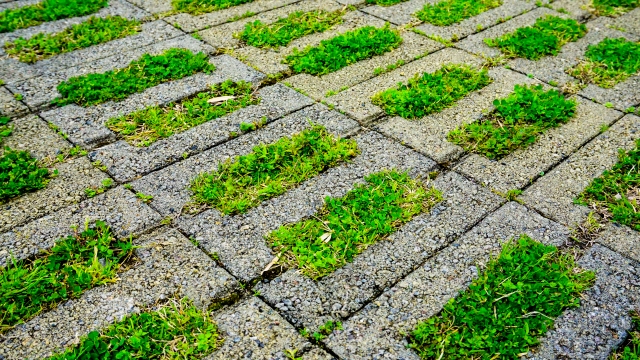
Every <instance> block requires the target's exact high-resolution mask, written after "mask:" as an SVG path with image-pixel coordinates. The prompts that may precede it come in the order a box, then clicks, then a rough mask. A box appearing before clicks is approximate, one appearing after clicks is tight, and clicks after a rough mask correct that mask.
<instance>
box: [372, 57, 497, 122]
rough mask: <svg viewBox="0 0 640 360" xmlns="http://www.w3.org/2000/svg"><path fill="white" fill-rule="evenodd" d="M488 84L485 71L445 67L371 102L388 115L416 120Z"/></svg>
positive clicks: (377, 95)
mask: <svg viewBox="0 0 640 360" xmlns="http://www.w3.org/2000/svg"><path fill="white" fill-rule="evenodd" d="M491 82H492V80H491V78H490V77H489V75H488V73H487V71H486V70H478V69H476V68H474V67H472V66H469V65H459V64H447V65H444V66H443V67H442V68H440V69H438V70H436V71H435V72H434V73H433V74H430V73H424V74H422V75H416V76H414V77H413V78H411V79H410V80H409V82H408V83H407V84H406V85H405V84H398V86H397V87H394V88H391V89H387V90H385V91H382V92H380V93H378V94H376V95H374V96H373V98H372V99H371V101H372V102H373V103H374V104H375V105H378V106H380V107H381V108H382V109H383V110H384V111H385V112H386V113H387V114H388V115H399V116H402V117H403V118H405V119H419V118H421V117H424V116H427V115H429V114H431V113H435V112H440V111H442V110H443V109H445V108H447V107H450V106H451V105H453V104H454V103H455V102H456V101H458V100H460V99H462V98H463V97H464V96H465V95H467V94H468V93H470V92H472V91H476V90H480V89H482V88H483V87H485V86H487V85H489V84H490V83H491Z"/></svg>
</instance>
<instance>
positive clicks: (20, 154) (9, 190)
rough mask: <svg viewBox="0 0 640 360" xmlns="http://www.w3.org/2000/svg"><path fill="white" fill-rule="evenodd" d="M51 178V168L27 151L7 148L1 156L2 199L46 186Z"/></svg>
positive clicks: (0, 192)
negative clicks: (42, 166)
mask: <svg viewBox="0 0 640 360" xmlns="http://www.w3.org/2000/svg"><path fill="white" fill-rule="evenodd" d="M49 180H50V174H49V170H48V169H45V168H41V167H40V165H39V164H38V160H37V159H34V158H33V157H31V154H29V152H27V151H16V150H11V149H9V148H5V150H4V154H3V155H2V156H0V201H4V200H6V199H9V198H12V197H15V196H18V195H22V194H24V193H27V192H30V191H34V190H40V189H42V188H44V187H45V186H46V185H47V183H48V182H49Z"/></svg>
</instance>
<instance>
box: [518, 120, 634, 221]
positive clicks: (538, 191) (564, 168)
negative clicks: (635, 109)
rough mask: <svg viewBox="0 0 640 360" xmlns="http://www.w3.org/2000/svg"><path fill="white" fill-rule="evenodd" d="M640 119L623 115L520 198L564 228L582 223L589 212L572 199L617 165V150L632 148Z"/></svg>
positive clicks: (529, 188) (534, 184) (540, 179)
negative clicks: (604, 172) (563, 225)
mask: <svg viewBox="0 0 640 360" xmlns="http://www.w3.org/2000/svg"><path fill="white" fill-rule="evenodd" d="M638 132H640V117H638V116H635V115H626V116H625V117H624V118H622V119H621V120H619V121H618V122H617V123H616V124H614V125H613V126H612V127H611V129H609V130H608V131H606V132H605V133H603V134H602V135H600V136H598V137H596V138H595V139H593V140H591V141H590V142H589V143H588V144H586V145H585V146H583V147H582V148H581V149H580V150H578V151H577V152H575V153H574V154H573V155H571V156H570V157H569V158H568V159H567V160H565V161H564V162H562V163H561V164H559V165H558V166H556V167H555V168H554V169H553V170H551V171H550V172H549V173H547V174H545V175H544V176H542V177H541V178H539V179H538V180H537V181H536V182H535V183H533V184H532V185H531V186H530V187H528V188H527V189H526V190H525V191H524V193H523V194H522V195H521V196H520V198H521V199H522V200H524V201H525V203H527V204H528V205H530V206H533V207H534V208H536V209H537V210H538V211H540V212H541V213H542V214H544V216H547V217H549V218H551V219H554V220H555V221H558V222H560V223H563V224H565V225H567V226H574V225H575V224H576V223H578V224H579V223H581V222H582V221H583V220H584V219H585V218H586V216H587V214H588V213H589V209H588V208H587V207H585V206H579V205H575V204H573V200H574V199H575V198H576V197H578V195H580V193H581V192H582V191H583V190H584V189H585V188H586V187H587V186H588V185H589V184H590V183H591V181H592V180H593V179H594V178H596V177H598V176H600V175H601V174H602V172H603V171H605V170H607V169H610V168H611V167H612V166H613V165H614V164H615V163H616V162H618V149H633V148H634V147H635V140H636V139H637V138H638Z"/></svg>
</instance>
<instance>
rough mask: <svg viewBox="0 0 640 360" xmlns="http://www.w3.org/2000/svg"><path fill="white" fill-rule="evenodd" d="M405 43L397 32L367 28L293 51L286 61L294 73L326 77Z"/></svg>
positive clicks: (387, 29) (386, 27)
mask: <svg viewBox="0 0 640 360" xmlns="http://www.w3.org/2000/svg"><path fill="white" fill-rule="evenodd" d="M401 43H402V38H401V37H400V35H399V34H398V31H396V30H391V29H389V26H388V25H386V26H385V27H384V28H381V29H379V28H376V27H373V26H365V27H362V28H359V29H356V30H353V31H348V32H346V33H344V34H341V35H338V36H336V37H334V38H333V39H330V40H323V41H321V42H320V45H318V46H315V47H307V48H306V49H304V50H303V51H299V50H298V49H293V53H292V54H291V55H288V56H287V57H286V58H285V62H286V63H288V64H289V66H290V67H291V70H292V71H293V72H295V73H301V72H305V73H308V74H311V75H324V74H328V73H331V72H334V71H338V70H340V69H342V68H344V67H346V66H349V65H351V64H353V63H356V62H358V61H361V60H364V59H369V58H371V57H374V56H376V55H382V54H384V53H386V52H388V51H391V50H393V49H395V48H397V47H398V46H400V44H401Z"/></svg>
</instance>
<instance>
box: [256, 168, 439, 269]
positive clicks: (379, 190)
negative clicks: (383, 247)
mask: <svg viewBox="0 0 640 360" xmlns="http://www.w3.org/2000/svg"><path fill="white" fill-rule="evenodd" d="M365 180H366V182H367V183H366V184H358V185H356V186H355V188H354V189H353V190H351V191H349V192H348V193H347V194H346V195H345V196H343V197H340V198H330V197H327V198H326V199H325V205H324V207H323V208H322V209H321V210H320V211H319V212H318V213H317V214H316V215H314V216H313V217H312V218H309V219H306V220H303V221H300V222H298V223H295V224H288V225H283V226H281V227H280V228H279V229H278V230H275V231H273V232H272V233H270V234H269V235H268V236H267V241H268V242H269V243H270V244H271V247H272V248H273V250H274V251H275V252H277V253H278V254H280V255H279V256H280V259H279V263H280V264H283V265H285V266H288V267H295V268H298V269H300V271H301V272H302V273H303V274H305V275H307V276H309V277H310V278H312V279H318V278H320V277H322V276H325V275H328V274H330V273H332V272H333V271H335V270H336V269H338V268H340V267H342V266H344V265H345V264H346V263H349V262H351V261H353V259H354V258H355V256H357V255H358V254H360V253H362V252H363V251H364V250H365V249H366V248H367V247H368V246H370V245H372V244H375V243H376V242H378V241H380V240H383V239H385V238H387V237H388V236H389V235H391V234H392V233H394V232H395V231H396V230H397V229H398V228H399V227H400V226H402V225H403V224H405V223H407V222H409V221H410V220H411V219H412V218H413V217H414V216H416V215H418V214H420V213H422V212H426V211H429V210H430V209H431V208H432V207H433V206H434V205H435V204H436V203H438V202H439V201H441V200H442V195H441V194H440V192H439V191H437V190H436V189H434V188H428V187H426V186H425V185H424V184H422V183H420V182H419V181H417V180H414V179H412V178H411V177H409V176H408V175H407V174H406V173H399V172H397V171H394V170H391V171H383V172H380V173H375V174H372V175H369V176H367V177H366V178H365Z"/></svg>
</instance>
